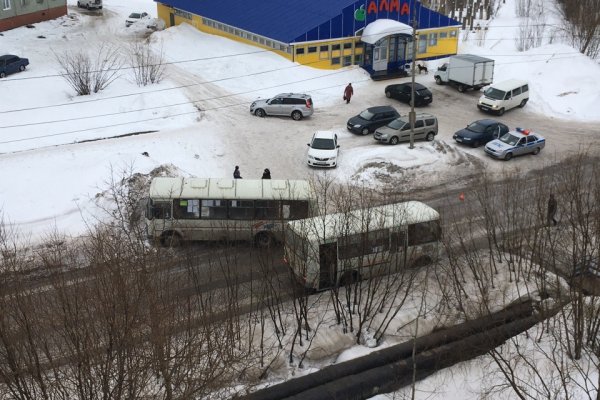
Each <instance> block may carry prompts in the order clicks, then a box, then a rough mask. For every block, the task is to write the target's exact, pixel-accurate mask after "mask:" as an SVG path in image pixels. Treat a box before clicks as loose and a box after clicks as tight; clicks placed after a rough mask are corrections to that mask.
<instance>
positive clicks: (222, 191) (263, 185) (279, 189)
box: [150, 177, 315, 200]
mask: <svg viewBox="0 0 600 400" xmlns="http://www.w3.org/2000/svg"><path fill="white" fill-rule="evenodd" d="M314 197H315V196H314V192H313V190H312V187H311V186H310V184H309V182H308V181H303V180H288V179H220V178H217V179H215V178H183V177H176V178H167V177H157V178H153V179H152V183H151V184H150V198H151V199H154V200H158V199H181V198H183V199H203V200H207V199H238V200H258V199H265V200H310V199H313V198H314Z"/></svg>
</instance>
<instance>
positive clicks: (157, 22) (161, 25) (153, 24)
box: [146, 18, 166, 31]
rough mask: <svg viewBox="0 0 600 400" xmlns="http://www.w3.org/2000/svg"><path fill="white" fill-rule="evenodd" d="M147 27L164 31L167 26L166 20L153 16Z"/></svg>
mask: <svg viewBox="0 0 600 400" xmlns="http://www.w3.org/2000/svg"><path fill="white" fill-rule="evenodd" d="M146 28H148V29H150V30H153V31H162V30H164V29H165V28H166V24H165V21H163V20H162V19H160V18H152V19H150V20H149V21H148V23H147V24H146Z"/></svg>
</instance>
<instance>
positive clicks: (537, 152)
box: [532, 147, 540, 156]
mask: <svg viewBox="0 0 600 400" xmlns="http://www.w3.org/2000/svg"><path fill="white" fill-rule="evenodd" d="M532 154H533V155H534V156H537V155H538V154H540V148H539V147H536V148H535V149H534V150H533V153H532Z"/></svg>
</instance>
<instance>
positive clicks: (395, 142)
mask: <svg viewBox="0 0 600 400" xmlns="http://www.w3.org/2000/svg"><path fill="white" fill-rule="evenodd" d="M390 144H393V145H396V144H398V138H397V137H396V136H392V138H391V139H390Z"/></svg>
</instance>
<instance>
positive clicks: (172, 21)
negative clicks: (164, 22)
mask: <svg viewBox="0 0 600 400" xmlns="http://www.w3.org/2000/svg"><path fill="white" fill-rule="evenodd" d="M169 26H175V14H173V13H170V14H169Z"/></svg>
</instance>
